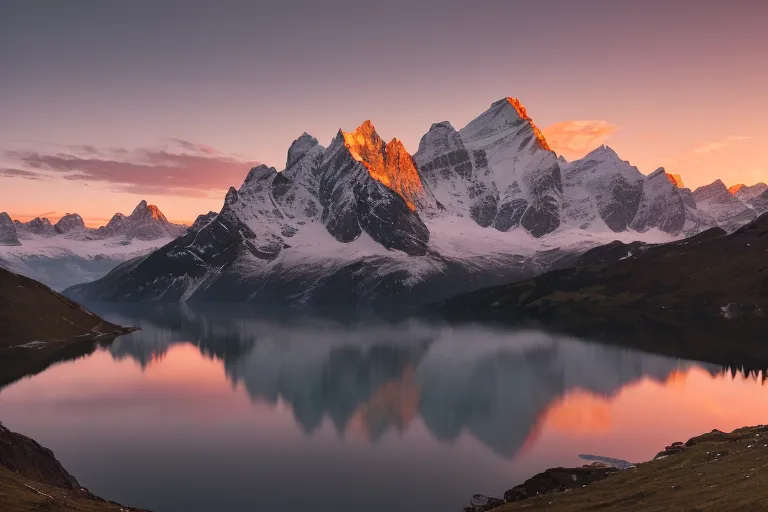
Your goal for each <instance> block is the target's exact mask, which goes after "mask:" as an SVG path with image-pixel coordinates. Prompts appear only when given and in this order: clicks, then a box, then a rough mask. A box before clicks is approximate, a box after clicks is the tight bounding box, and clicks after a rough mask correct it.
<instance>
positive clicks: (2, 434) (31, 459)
mask: <svg viewBox="0 0 768 512" xmlns="http://www.w3.org/2000/svg"><path fill="white" fill-rule="evenodd" d="M0 465H1V466H4V467H6V468H8V469H10V470H11V471H13V472H14V473H18V474H19V475H22V476H24V477H26V478H29V479H31V480H34V481H36V482H45V483H47V484H50V485H53V486H54V487H61V488H63V489H80V484H79V483H78V482H77V480H76V479H75V477H73V476H72V475H70V474H69V473H68V472H67V470H66V469H64V467H63V466H62V465H61V463H60V462H59V461H58V460H56V457H54V456H53V452H52V451H51V450H49V449H48V448H44V447H42V446H40V445H39V444H38V443H37V442H36V441H34V440H32V439H30V438H28V437H26V436H23V435H21V434H17V433H15V432H11V431H10V430H8V429H7V428H6V427H5V426H3V424H2V423H0Z"/></svg>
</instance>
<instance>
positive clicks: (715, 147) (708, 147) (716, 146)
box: [693, 135, 751, 153]
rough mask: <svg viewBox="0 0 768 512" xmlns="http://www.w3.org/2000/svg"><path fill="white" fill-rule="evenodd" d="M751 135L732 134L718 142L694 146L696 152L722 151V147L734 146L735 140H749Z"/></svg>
mask: <svg viewBox="0 0 768 512" xmlns="http://www.w3.org/2000/svg"><path fill="white" fill-rule="evenodd" d="M750 138H751V137H745V136H743V135H731V136H730V137H726V138H725V139H723V140H719V141H716V142H705V143H704V144H702V145H701V146H699V147H697V148H694V150H693V152H694V153H711V152H712V151H720V150H721V149H725V148H727V147H730V146H732V145H733V144H734V143H735V142H739V141H742V140H748V139H750Z"/></svg>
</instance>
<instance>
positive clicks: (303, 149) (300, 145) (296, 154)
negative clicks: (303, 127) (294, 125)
mask: <svg viewBox="0 0 768 512" xmlns="http://www.w3.org/2000/svg"><path fill="white" fill-rule="evenodd" d="M319 144H320V143H319V142H318V141H317V139H316V138H315V137H313V136H311V135H310V134H308V133H307V132H304V133H303V134H301V136H300V137H299V138H298V139H296V140H295V141H293V143H292V144H291V147H290V148H288V159H287V161H286V164H285V168H286V169H289V168H291V167H292V166H293V165H294V164H295V163H296V162H298V161H299V160H301V158H302V157H303V156H304V155H306V154H307V152H308V151H309V150H311V149H312V148H314V147H315V146H318V145H319Z"/></svg>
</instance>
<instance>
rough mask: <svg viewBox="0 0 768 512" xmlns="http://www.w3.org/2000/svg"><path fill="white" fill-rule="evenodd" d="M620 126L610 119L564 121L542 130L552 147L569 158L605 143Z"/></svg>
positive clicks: (576, 156)
mask: <svg viewBox="0 0 768 512" xmlns="http://www.w3.org/2000/svg"><path fill="white" fill-rule="evenodd" d="M618 129H619V127H618V126H616V125H613V124H611V123H609V122H608V121H600V120H593V121H578V120H574V121H563V122H560V123H556V124H553V125H551V126H547V127H546V128H544V129H543V130H542V132H543V133H544V137H545V138H546V139H547V142H548V143H549V145H550V147H552V149H553V150H554V151H555V152H557V153H560V154H562V155H565V156H566V157H568V158H580V157H582V156H584V155H585V154H587V153H589V151H591V150H593V149H594V148H596V147H597V146H600V145H601V144H604V143H605V142H606V141H607V140H608V138H609V137H610V136H611V134H612V133H614V132H615V131H616V130H618Z"/></svg>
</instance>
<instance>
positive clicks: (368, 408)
mask: <svg viewBox="0 0 768 512" xmlns="http://www.w3.org/2000/svg"><path fill="white" fill-rule="evenodd" d="M106 317H107V318H108V319H109V320H110V321H113V322H117V323H120V324H123V325H136V324H137V325H139V326H140V327H141V328H142V330H141V331H139V332H137V333H134V334H131V335H127V336H123V337H121V338H118V339H117V340H116V341H115V342H114V343H113V344H112V345H111V346H110V347H109V351H110V353H111V354H112V355H113V357H115V358H116V359H123V358H131V359H134V360H136V361H137V362H138V363H139V364H140V365H141V366H142V367H143V368H146V367H149V366H151V365H152V364H153V363H155V362H156V361H158V360H162V358H163V357H164V356H165V354H166V353H167V352H168V350H169V349H170V348H171V347H173V346H174V345H177V344H179V343H192V344H194V345H196V346H197V347H198V348H199V349H200V352H201V353H202V354H204V355H205V356H208V357H213V358H216V359H220V360H222V361H223V365H224V370H225V372H226V375H227V377H228V379H229V380H230V381H231V382H232V383H233V384H242V385H243V387H244V388H245V390H246V391H247V393H248V395H249V397H250V398H251V400H252V401H253V402H266V403H268V404H271V405H276V404H278V403H282V404H287V405H288V406H290V408H291V410H292V412H293V416H294V419H295V420H296V423H297V424H298V425H299V426H300V427H301V429H302V430H303V431H304V432H305V433H307V434H311V433H312V432H313V431H314V430H315V429H317V428H318V427H319V426H320V425H321V423H322V421H323V419H324V418H326V417H327V418H329V419H330V420H331V421H332V423H333V425H334V427H335V429H336V430H337V432H338V433H339V434H341V435H343V434H344V433H345V432H346V431H347V430H348V429H350V428H356V429H359V430H360V431H362V432H364V433H365V435H366V436H367V437H368V439H369V440H370V441H372V442H375V441H376V439H378V438H380V437H381V436H382V435H384V434H385V433H386V432H387V431H388V430H390V429H396V430H400V431H402V430H405V429H407V428H408V424H409V423H410V422H411V421H412V420H413V419H414V418H415V417H416V416H420V417H421V419H422V420H423V421H424V424H425V425H426V426H427V428H428V429H429V431H430V432H431V433H432V434H433V435H434V436H435V437H436V438H437V439H439V440H442V441H452V440H455V439H456V438H458V436H459V435H460V434H461V433H462V432H464V431H466V432H469V433H471V434H472V435H473V436H474V437H475V438H476V439H478V440H479V441H481V442H482V443H483V444H484V445H485V446H487V447H488V448H490V449H491V450H493V451H494V452H495V453H497V454H498V455H501V456H504V457H512V456H514V455H515V453H517V451H518V450H519V449H520V448H521V446H522V445H523V444H524V443H525V441H526V440H527V439H528V437H529V435H531V434H532V432H533V431H535V428H536V425H537V424H538V422H539V420H540V419H541V416H542V415H543V414H544V413H545V412H546V411H547V409H548V407H549V406H550V405H551V404H554V403H557V402H558V401H560V400H561V399H562V398H563V397H564V396H566V394H568V392H569V391H574V390H577V391H578V392H579V393H580V394H581V395H582V396H583V395H585V394H592V395H594V396H597V397H604V398H610V397H611V396H613V395H614V394H615V393H617V392H618V391H620V390H621V389H622V388H623V387H624V386H627V385H628V384H631V383H633V382H635V381H638V380H640V379H643V378H650V379H653V380H656V381H658V382H660V383H663V382H665V381H667V380H669V379H674V378H675V375H677V374H678V373H679V372H681V371H685V370H686V369H688V368H691V367H693V366H698V367H701V368H703V369H705V370H706V371H707V372H708V373H710V374H711V375H713V376H715V375H718V374H720V373H721V372H722V368H721V367H719V366H716V365H711V364H699V363H693V362H682V361H679V360H676V359H670V358H667V357H663V356H654V355H650V354H644V353H640V352H634V351H627V350H623V349H619V348H616V347H612V346H605V345H595V344H586V343H583V342H579V341H578V340H575V339H570V338H567V337H562V336H552V335H549V334H546V333H543V332H539V331H512V332H510V331H505V330H496V329H492V328H488V327H483V326H466V327H458V328H457V327H448V326H440V325H430V324H425V323H421V322H419V321H412V322H405V323H401V324H396V325H391V324H386V323H373V324H371V323H370V322H361V323H352V324H344V323H339V322H335V321H332V320H324V319H319V318H304V319H293V320H290V321H289V320H279V319H278V320H270V319H259V318H253V317H245V316H243V317H236V316H235V317H233V316H232V315H231V314H230V313H223V312H220V311H218V312H208V313H207V314H198V313H195V312H194V311H193V310H192V309H189V308H186V307H182V308H180V309H172V308H171V309H168V310H166V311H165V313H164V314H163V315H162V316H159V317H158V319H162V320H163V321H164V322H165V323H164V324H158V323H155V322H156V321H157V320H155V321H152V320H148V319H146V318H131V317H126V316H123V315H120V314H110V313H106ZM174 317H175V318H174ZM177 340H188V341H183V342H182V341H177Z"/></svg>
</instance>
